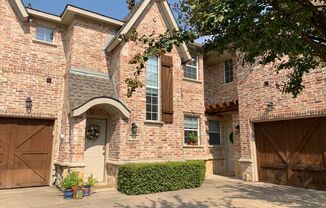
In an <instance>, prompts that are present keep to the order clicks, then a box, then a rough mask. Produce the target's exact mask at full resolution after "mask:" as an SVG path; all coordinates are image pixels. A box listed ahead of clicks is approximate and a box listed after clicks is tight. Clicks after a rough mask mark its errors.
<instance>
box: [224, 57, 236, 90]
mask: <svg viewBox="0 0 326 208" xmlns="http://www.w3.org/2000/svg"><path fill="white" fill-rule="evenodd" d="M226 62H231V71H232V81H230V82H227V80H226ZM223 63H224V64H223V66H224V84H229V83H233V80H234V74H233V72H234V71H233V60H232V59H228V60H225V61H224V62H223ZM229 73H230V72H229Z"/></svg>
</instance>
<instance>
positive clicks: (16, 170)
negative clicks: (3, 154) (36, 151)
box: [11, 155, 47, 188]
mask: <svg viewBox="0 0 326 208" xmlns="http://www.w3.org/2000/svg"><path fill="white" fill-rule="evenodd" d="M45 161H46V160H44V158H42V157H41V158H39V156H38V155H37V156H36V155H34V156H31V155H25V156H23V157H21V155H16V156H15V158H14V166H13V168H12V170H11V171H12V173H11V174H12V175H11V187H12V188H15V187H29V186H40V185H47V173H46V172H47V171H46V170H44V166H46V163H45Z"/></svg>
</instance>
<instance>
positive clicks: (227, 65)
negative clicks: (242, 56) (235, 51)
mask: <svg viewBox="0 0 326 208" xmlns="http://www.w3.org/2000/svg"><path fill="white" fill-rule="evenodd" d="M224 82H225V83H230V82H233V66H232V60H228V61H225V62H224Z"/></svg>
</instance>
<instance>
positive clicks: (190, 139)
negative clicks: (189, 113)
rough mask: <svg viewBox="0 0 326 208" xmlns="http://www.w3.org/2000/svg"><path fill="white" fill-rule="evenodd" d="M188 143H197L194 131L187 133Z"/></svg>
mask: <svg viewBox="0 0 326 208" xmlns="http://www.w3.org/2000/svg"><path fill="white" fill-rule="evenodd" d="M188 144H189V145H197V144H198V136H197V135H196V134H195V133H193V132H191V133H190V134H189V138H188Z"/></svg>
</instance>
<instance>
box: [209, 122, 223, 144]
mask: <svg viewBox="0 0 326 208" xmlns="http://www.w3.org/2000/svg"><path fill="white" fill-rule="evenodd" d="M208 131H209V145H220V144H221V133H220V122H219V121H208Z"/></svg>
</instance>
